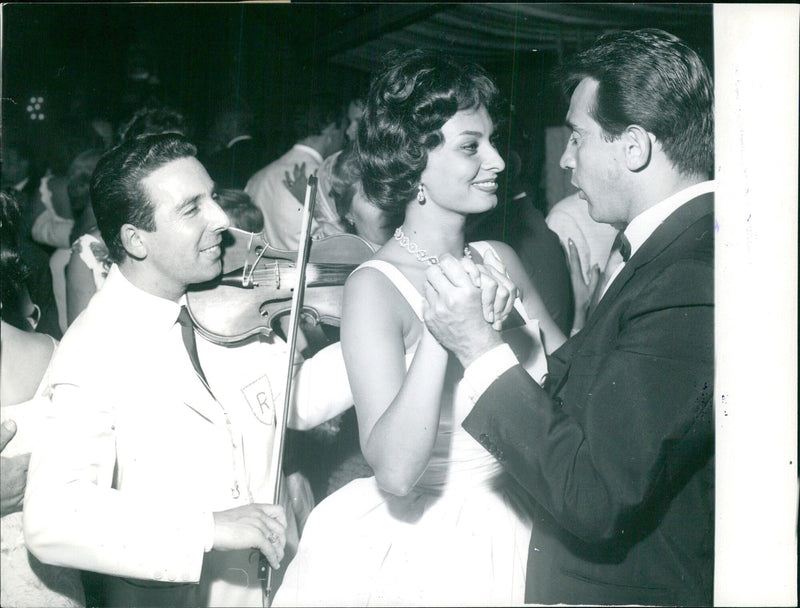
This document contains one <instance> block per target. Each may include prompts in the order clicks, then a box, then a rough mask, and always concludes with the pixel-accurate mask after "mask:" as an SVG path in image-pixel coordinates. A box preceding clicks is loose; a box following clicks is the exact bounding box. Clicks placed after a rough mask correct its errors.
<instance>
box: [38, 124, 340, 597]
mask: <svg viewBox="0 0 800 608" xmlns="http://www.w3.org/2000/svg"><path fill="white" fill-rule="evenodd" d="M195 155H196V148H195V146H194V145H192V144H191V143H190V142H189V141H187V140H186V139H185V138H183V137H182V136H180V135H175V134H164V135H151V136H145V137H140V138H136V139H133V140H131V141H127V142H125V143H123V144H121V145H120V146H118V147H117V148H114V149H113V150H111V151H109V152H108V153H106V155H105V156H104V157H103V158H102V159H101V160H100V162H99V163H98V165H97V168H96V170H95V172H94V174H93V176H92V180H91V197H92V206H93V208H94V211H95V215H96V216H97V223H98V227H99V229H100V231H101V233H102V236H103V239H104V240H105V242H106V243H107V244H108V248H109V252H110V256H111V258H112V259H113V260H114V262H115V263H114V265H113V266H112V268H111V270H110V272H109V274H108V278H107V280H106V283H105V284H104V286H103V288H102V289H101V290H100V291H99V292H98V293H97V294H96V295H95V296H94V297H93V298H92V300H91V302H90V303H89V306H88V307H87V308H86V310H85V311H84V312H83V313H82V314H81V315H80V316H79V317H78V318H77V319H76V321H75V322H74V324H73V325H72V326H71V327H70V328H69V330H68V332H67V333H66V334H65V335H64V339H63V341H62V342H61V344H60V347H59V349H58V351H57V352H56V354H55V355H54V359H53V362H52V366H51V370H50V373H51V376H50V390H51V391H52V410H51V412H50V416H49V420H48V426H47V429H46V432H45V436H44V437H43V438H42V441H41V444H40V445H39V446H37V448H36V449H35V450H34V453H33V456H32V460H31V467H30V475H29V481H28V487H27V496H26V498H25V537H26V541H27V544H28V547H29V549H30V551H31V552H32V553H33V554H34V555H35V556H36V557H37V558H39V559H40V560H41V561H43V562H46V563H52V564H59V565H62V566H67V567H72V568H78V569H82V570H88V571H94V572H100V573H104V574H107V575H111V576H110V577H109V578H108V581H107V583H106V594H107V598H106V599H107V602H108V604H109V605H115V606H120V605H149V606H157V605H192V606H207V605H213V606H261V605H262V591H261V586H260V582H259V580H258V572H257V569H258V562H259V557H260V555H259V552H260V553H261V554H263V555H264V556H266V558H267V559H268V560H269V563H270V564H271V566H272V567H273V568H274V569H279V568H280V566H281V562H282V560H283V562H284V563H285V562H286V559H285V557H284V556H285V554H288V553H290V552H291V550H292V546H293V544H295V543H296V540H297V531H296V525H295V521H294V516H293V514H292V510H291V507H290V506H288V505H283V506H282V505H278V504H269V499H270V497H271V495H272V488H274V485H275V480H274V479H271V475H272V473H270V472H271V471H273V470H279V468H275V467H272V466H271V462H270V460H271V458H272V449H271V446H272V444H273V439H274V436H275V429H276V424H278V423H277V422H276V421H277V420H281V418H282V409H283V403H284V398H283V392H284V390H285V387H284V384H285V379H286V376H287V370H286V361H287V352H286V349H287V347H286V344H285V343H284V342H283V341H281V340H280V339H279V338H277V337H274V336H272V337H265V336H254V337H252V338H250V339H249V340H248V341H246V342H244V343H241V344H237V345H236V346H220V345H217V344H213V343H211V342H209V341H207V340H205V339H203V338H202V337H201V336H198V335H196V334H195V332H194V329H193V327H192V325H191V320H189V319H188V314H187V312H186V308H185V302H186V291H187V289H188V287H189V286H190V285H193V284H196V283H202V282H205V281H209V280H211V279H214V278H215V277H216V276H217V275H218V274H219V273H220V271H221V267H222V265H221V253H222V252H221V242H222V233H223V232H224V231H225V230H226V229H227V228H228V218H227V216H226V215H225V213H224V212H223V211H222V209H221V208H220V207H219V205H218V204H217V202H216V194H215V191H214V183H213V181H212V180H211V178H210V177H209V176H208V173H207V172H206V170H205V169H204V168H203V166H202V165H201V164H200V162H198V161H197V159H196V158H195ZM293 395H294V397H293V402H292V411H291V412H290V415H289V426H292V427H294V428H300V429H305V428H310V427H312V426H315V425H317V424H319V423H321V422H323V421H324V420H327V419H328V418H330V417H332V416H334V415H336V414H338V413H340V412H342V411H343V410H345V409H346V408H347V407H349V406H350V405H351V404H352V396H351V394H350V389H349V386H348V383H347V376H346V373H345V369H344V365H343V361H342V358H341V353H340V351H339V350H338V345H335V346H332V347H330V348H328V349H324V350H323V351H321V352H320V353H318V354H317V355H315V356H314V357H313V358H312V359H309V360H306V361H305V362H304V363H303V364H302V365H298V370H297V372H296V374H295V390H294V391H293ZM277 576H278V577H279V576H280V573H279V572H278V574H277ZM275 580H276V581H277V580H278V579H277V578H276V579H275Z"/></svg>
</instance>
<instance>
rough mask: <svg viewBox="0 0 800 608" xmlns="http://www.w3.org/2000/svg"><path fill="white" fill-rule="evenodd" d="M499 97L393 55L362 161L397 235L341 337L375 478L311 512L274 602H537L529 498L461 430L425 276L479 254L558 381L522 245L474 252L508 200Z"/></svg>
mask: <svg viewBox="0 0 800 608" xmlns="http://www.w3.org/2000/svg"><path fill="white" fill-rule="evenodd" d="M497 99H498V92H497V89H496V87H495V85H494V83H493V82H492V81H491V80H490V79H489V78H488V76H486V74H485V73H484V72H483V71H482V70H481V69H480V68H479V67H477V66H474V65H471V64H470V65H462V64H460V63H456V62H454V61H453V60H450V59H448V58H446V57H443V56H441V55H440V54H435V53H428V52H424V51H413V52H410V53H405V54H402V55H395V56H393V57H391V58H389V59H388V64H387V67H386V68H385V69H384V70H383V71H382V73H380V74H379V75H378V76H377V77H376V78H375V80H374V81H373V83H372V86H371V88H370V93H369V96H368V100H367V106H366V109H365V113H364V119H363V121H362V123H361V126H360V129H359V133H358V155H359V165H360V169H361V175H362V182H363V188H364V192H365V194H366V196H367V197H368V198H369V199H370V200H371V201H372V202H373V203H375V204H376V205H377V206H378V207H380V208H381V209H382V210H383V211H384V212H385V213H386V215H387V216H388V217H390V218H391V219H392V220H393V226H395V227H397V231H396V233H395V238H393V239H390V240H389V241H388V242H387V243H386V245H384V246H383V247H382V248H381V249H380V250H379V251H378V252H377V253H376V254H375V256H374V257H373V258H372V259H371V260H370V261H368V262H366V263H365V264H363V265H362V266H361V267H359V269H357V270H356V271H355V272H354V273H353V274H352V275H351V276H350V278H349V279H348V281H347V284H346V286H345V294H344V305H343V313H342V328H341V336H342V349H343V352H344V356H345V362H346V364H347V371H348V376H349V379H350V384H351V388H352V390H353V396H354V399H355V406H356V413H357V416H358V425H359V434H360V440H361V447H362V451H363V453H364V456H365V457H366V459H367V461H368V462H369V464H370V465H371V466H372V468H373V470H374V472H375V476H374V477H370V478H365V479H357V480H354V481H352V482H351V483H349V484H348V485H346V486H345V487H343V488H342V489H341V490H339V491H337V492H335V493H334V494H332V495H331V496H329V497H328V498H327V499H325V500H324V501H323V502H322V503H320V504H319V506H318V507H317V508H316V509H315V510H314V511H313V512H312V514H311V516H310V517H309V519H308V522H307V524H306V528H305V531H304V534H303V537H302V539H301V541H300V546H299V550H298V553H297V556H296V557H295V559H294V560H293V562H292V563H291V564H290V566H289V567H288V569H287V572H286V576H285V578H284V581H283V584H282V586H281V588H280V589H279V590H278V592H277V594H276V597H275V602H274V603H275V605H305V606H311V605H329V606H333V605H340V606H341V605H350V606H353V605H358V606H366V605H405V606H410V605H428V606H430V605H456V606H465V605H511V604H521V603H523V601H524V588H525V568H526V561H527V552H528V541H529V537H530V521H529V518H528V515H527V509H526V508H525V497H524V496H523V495H522V493H520V492H518V491H517V488H515V487H514V485H513V484H512V482H511V480H510V478H508V477H507V476H506V475H505V474H504V472H503V469H502V467H501V465H500V463H499V462H497V461H496V460H495V459H494V457H492V456H491V455H490V454H489V453H488V452H486V451H485V450H484V448H483V447H481V445H480V444H478V443H477V442H476V441H475V440H474V439H473V438H472V437H470V436H469V435H468V434H467V433H466V432H465V431H464V430H463V429H462V428H461V421H462V420H463V419H464V417H465V416H466V415H467V414H468V412H469V410H470V408H471V407H472V401H471V397H470V391H469V387H468V386H467V385H466V383H465V382H462V376H463V368H461V366H460V365H459V363H458V361H457V360H456V358H455V357H454V356H452V355H450V354H449V353H448V352H447V351H446V350H445V349H444V348H443V347H442V346H441V345H440V344H439V343H438V342H437V341H436V339H435V338H433V336H432V335H431V334H430V333H429V332H428V331H427V329H426V327H425V324H424V323H423V321H422V306H423V304H422V302H423V301H424V298H423V296H422V294H423V293H424V285H425V271H426V269H427V268H428V265H429V264H431V263H437V261H438V260H437V256H440V255H442V254H443V253H450V254H452V255H455V256H456V257H461V256H462V255H463V256H465V257H467V258H468V259H467V260H464V261H463V263H464V265H465V267H466V268H467V269H468V271H469V272H470V273H471V276H472V278H473V282H474V283H476V285H480V286H482V289H483V290H484V295H485V296H486V297H485V299H484V302H486V303H487V304H488V305H489V308H488V310H486V309H485V311H484V312H485V314H486V315H487V318H488V319H489V320H491V321H494V322H495V327H496V328H498V327H499V326H500V323H501V322H503V319H502V317H503V316H505V314H506V313H507V312H510V313H511V314H508V316H507V318H506V320H505V321H504V322H503V330H502V331H503V336H504V338H505V339H506V340H507V341H508V342H509V343H510V344H511V345H512V348H514V349H515V352H516V353H517V354H518V356H519V357H520V360H521V361H523V362H524V365H525V367H526V369H527V370H528V371H529V373H531V375H532V376H534V377H535V378H536V379H537V380H541V379H542V377H543V375H544V374H545V373H546V371H547V370H546V360H545V354H544V350H543V346H542V343H541V340H540V337H539V336H540V331H539V330H540V323H539V322H538V321H537V317H538V318H539V319H540V320H541V329H542V331H543V332H544V334H545V336H546V338H547V337H549V336H551V335H552V341H551V342H552V343H550V344H548V346H549V347H550V348H555V347H557V346H558V345H559V342H560V341H563V336H562V335H560V332H559V331H558V330H557V328H555V325H554V323H553V322H552V320H551V319H550V318H549V316H548V315H546V313H545V312H544V305H543V303H542V301H541V299H540V298H539V297H538V295H537V294H536V293H535V291H534V289H533V287H532V285H531V282H530V280H529V279H528V278H527V276H526V275H525V272H524V270H523V269H522V266H521V264H520V262H519V260H518V258H517V257H516V255H515V254H514V252H513V251H512V250H511V249H510V248H509V247H508V246H507V245H504V244H502V243H494V242H493V243H487V242H482V243H472V244H470V245H468V246H466V247H465V245H466V244H465V242H464V227H465V222H466V218H467V216H468V215H469V214H473V213H480V212H483V211H487V210H489V209H491V208H493V207H494V206H495V205H496V204H497V196H496V191H497V188H498V184H497V176H498V174H499V173H500V172H501V171H503V169H504V167H505V163H504V162H503V160H502V158H501V157H500V155H499V154H498V152H497V150H496V149H495V147H494V145H493V144H492V136H493V131H494V123H493V120H492V112H493V111H494V109H495V106H496V104H497ZM470 260H471V261H470ZM492 267H493V268H494V269H497V270H499V271H500V272H499V273H498V272H497V271H496V270H492V269H491V268H492ZM503 271H507V272H508V276H510V278H511V280H512V281H513V284H511V283H510V282H509V281H508V280H507V279H506V277H505V273H504V272H503ZM501 273H502V274H501ZM514 284H515V285H516V286H517V287H518V288H519V293H520V297H519V298H518V299H516V302H514V298H513V295H514V293H516V289H515V287H514ZM498 285H499V286H498ZM496 286H497V289H498V290H500V292H501V295H502V292H503V290H504V289H505V290H508V291H511V292H512V297H511V298H510V299H509V305H508V306H507V307H506V308H505V309H504V310H494V302H495V292H494V288H495V287H496ZM496 301H497V302H499V303H501V304H502V302H503V298H502V297H501V298H498V299H497V300H496ZM512 303H513V310H512V309H511V304H512ZM542 314H544V315H545V316H542Z"/></svg>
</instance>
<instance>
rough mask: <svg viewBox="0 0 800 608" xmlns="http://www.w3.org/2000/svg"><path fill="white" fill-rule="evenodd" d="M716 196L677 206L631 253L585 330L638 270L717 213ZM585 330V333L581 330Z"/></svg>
mask: <svg viewBox="0 0 800 608" xmlns="http://www.w3.org/2000/svg"><path fill="white" fill-rule="evenodd" d="M713 211H714V195H713V193H708V194H703V195H702V196H699V197H697V198H694V199H692V200H691V201H689V202H687V203H686V204H685V205H682V206H681V207H679V208H678V209H676V210H675V211H674V212H673V213H672V215H670V216H668V217H667V219H665V220H664V221H663V222H662V223H661V225H660V226H659V227H658V228H656V229H655V231H654V232H653V234H651V235H650V237H649V238H648V239H647V240H646V241H645V242H644V243H642V246H641V247H640V248H639V249H638V250H637V251H636V253H635V254H633V255H632V256H631V259H630V260H628V261H627V262H626V264H625V266H623V268H622V270H621V271H620V273H619V274H618V275H617V276H616V278H615V279H614V281H613V282H612V283H611V285H609V287H608V291H607V292H606V293H605V295H604V296H603V297H602V298H601V299H600V302H598V304H597V306H596V307H595V309H594V311H592V314H591V315H590V316H589V318H588V319H587V320H586V325H585V326H584V331H585V330H587V329H589V328H591V327H592V326H593V325H594V324H595V323H597V320H598V319H602V318H603V316H604V315H605V313H606V311H607V309H608V307H609V306H611V303H612V302H613V301H614V299H615V298H616V297H617V295H618V294H619V292H620V291H622V289H623V288H624V287H625V285H626V284H627V283H628V282H629V281H630V280H631V279H632V278H633V276H634V275H635V274H636V270H637V269H639V268H641V267H642V266H644V265H645V264H648V263H649V262H651V261H652V260H653V259H655V258H656V257H657V256H659V255H660V254H661V252H663V251H664V250H665V249H666V248H667V247H668V246H669V245H671V244H672V243H673V242H674V241H675V240H676V239H677V238H678V237H680V235H681V234H683V233H684V232H685V231H686V230H687V229H688V228H689V226H691V225H692V224H694V223H695V222H696V221H697V220H699V219H700V218H701V217H703V216H705V215H708V214H709V213H713ZM581 333H583V332H581Z"/></svg>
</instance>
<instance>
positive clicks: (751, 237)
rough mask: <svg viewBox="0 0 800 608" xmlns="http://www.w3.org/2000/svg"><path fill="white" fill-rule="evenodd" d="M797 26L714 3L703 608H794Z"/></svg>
mask: <svg viewBox="0 0 800 608" xmlns="http://www.w3.org/2000/svg"><path fill="white" fill-rule="evenodd" d="M798 24H800V7H799V6H798V5H796V4H794V5H776V4H773V5H764V4H761V5H754V4H750V5H745V4H739V5H736V4H727V5H725V4H717V5H715V6H714V65H715V89H716V116H717V118H716V167H717V179H718V190H717V199H716V200H717V202H716V229H717V235H716V237H717V238H716V260H717V263H716V291H717V294H716V295H717V304H716V314H717V321H716V330H717V331H716V361H717V382H716V390H715V393H716V394H715V399H716V427H717V459H716V467H717V517H716V546H717V550H716V577H715V594H714V603H715V605H718V606H796V605H797V521H798V520H797V501H798V477H797V299H798V292H797V256H798V250H797V228H798V225H797V208H798V200H797V199H798V181H797V164H798V138H797V136H798V52H800V46H798Z"/></svg>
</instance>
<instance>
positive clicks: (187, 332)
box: [178, 306, 208, 386]
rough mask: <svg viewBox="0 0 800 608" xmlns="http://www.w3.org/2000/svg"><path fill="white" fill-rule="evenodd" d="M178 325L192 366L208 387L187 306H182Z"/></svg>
mask: <svg viewBox="0 0 800 608" xmlns="http://www.w3.org/2000/svg"><path fill="white" fill-rule="evenodd" d="M178 323H180V324H181V336H182V337H183V345H184V346H185V347H186V352H187V353H189V359H191V361H192V366H193V367H194V371H196V372H197V375H198V376H200V378H201V379H202V380H203V382H204V383H205V385H206V386H208V381H207V380H206V375H205V374H204V373H203V368H202V367H200V357H198V356H197V342H196V341H195V338H194V323H192V318H191V317H190V316H189V309H188V308H186V306H181V312H180V314H179V315H178Z"/></svg>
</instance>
